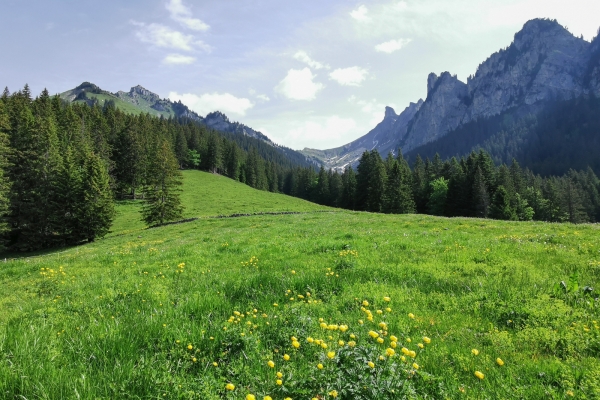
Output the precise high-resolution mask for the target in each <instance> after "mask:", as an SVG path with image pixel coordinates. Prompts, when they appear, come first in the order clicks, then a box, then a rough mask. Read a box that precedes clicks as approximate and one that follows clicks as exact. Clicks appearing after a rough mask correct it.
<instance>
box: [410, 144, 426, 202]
mask: <svg viewBox="0 0 600 400" xmlns="http://www.w3.org/2000/svg"><path fill="white" fill-rule="evenodd" d="M412 175H413V179H412V181H413V194H414V196H415V205H416V207H417V212H418V213H424V212H425V211H427V207H426V206H427V200H428V199H429V197H428V196H427V174H426V171H425V164H424V163H423V159H422V158H421V156H420V155H418V154H417V159H416V160H415V164H414V166H413V172H412Z"/></svg>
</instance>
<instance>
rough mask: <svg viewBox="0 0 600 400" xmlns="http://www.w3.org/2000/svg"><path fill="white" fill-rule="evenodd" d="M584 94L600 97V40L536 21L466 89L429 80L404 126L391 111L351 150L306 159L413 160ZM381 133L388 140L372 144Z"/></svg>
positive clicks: (445, 76) (446, 78) (447, 77)
mask: <svg viewBox="0 0 600 400" xmlns="http://www.w3.org/2000/svg"><path fill="white" fill-rule="evenodd" d="M582 96H583V97H590V96H596V97H600V39H599V38H598V37H596V38H595V39H594V40H593V41H592V42H591V43H589V42H587V41H585V40H583V39H581V38H577V37H575V36H573V35H572V34H571V33H570V32H569V31H567V30H566V29H565V28H564V27H563V26H561V25H560V24H559V23H558V22H557V21H555V20H546V19H534V20H531V21H528V22H527V23H526V24H525V25H524V26H523V29H522V30H521V31H519V32H518V33H517V34H516V35H515V37H514V41H513V43H511V44H510V46H508V47H507V48H505V49H502V50H500V51H498V52H496V53H494V54H492V55H491V56H490V57H489V58H488V59H487V60H486V61H484V62H483V63H482V64H481V65H479V67H478V69H477V72H476V73H475V75H474V76H472V77H469V79H468V80H467V83H464V82H461V81H460V80H458V78H457V77H456V76H455V75H454V76H453V75H452V74H450V73H449V72H443V73H442V74H441V75H439V76H438V75H436V74H433V73H432V74H430V75H429V76H428V78H427V98H426V99H425V101H419V103H417V104H418V105H419V107H418V109H417V110H416V111H415V112H414V113H413V115H412V116H411V117H410V120H409V121H407V122H406V123H404V122H403V123H400V124H399V123H397V122H396V123H394V124H393V125H392V127H391V128H390V123H389V122H390V121H391V119H392V118H393V116H391V115H389V114H388V113H387V112H386V116H385V118H384V120H383V121H382V123H380V124H379V125H378V126H377V127H376V128H375V129H373V130H372V131H371V132H369V133H368V134H366V135H365V136H363V137H361V138H359V139H357V140H355V141H354V142H352V143H350V144H348V145H346V146H342V147H340V148H337V149H331V150H322V151H315V150H312V149H305V150H303V153H304V154H307V155H310V156H312V157H314V158H317V159H319V160H321V161H322V162H324V163H325V165H327V166H329V167H337V166H338V161H339V160H343V161H344V162H346V163H348V162H349V163H356V162H357V160H358V158H359V157H360V154H359V153H360V149H359V147H358V146H357V144H358V143H369V144H371V148H375V149H377V150H378V151H379V152H380V153H381V154H382V156H385V155H386V154H387V152H389V151H390V150H391V151H395V150H397V149H398V148H402V151H403V152H405V153H406V152H410V153H411V154H416V153H418V152H419V148H421V147H422V146H425V145H427V144H428V143H433V142H435V141H438V140H440V139H441V138H443V137H444V136H446V135H447V134H449V133H450V132H453V131H455V130H457V129H459V128H461V127H463V126H466V125H468V124H469V123H471V122H474V121H478V120H481V119H487V118H491V117H494V116H497V115H500V114H503V113H506V112H508V111H509V110H511V111H510V112H511V115H512V117H519V116H521V117H523V116H525V115H526V114H534V115H535V114H537V113H539V112H542V111H543V110H544V109H546V108H547V107H549V105H550V104H553V107H556V104H560V101H568V100H571V99H575V98H579V97H582ZM556 102H559V103H556ZM412 104H413V103H411V105H412ZM409 109H410V107H409ZM407 110H408V109H407ZM383 132H385V133H384V136H385V137H386V140H385V141H379V142H378V143H375V141H373V140H371V137H375V136H382V133H383ZM599 134H600V133H599ZM477 144H478V145H483V143H477ZM362 148H364V149H368V148H369V146H363V147H362Z"/></svg>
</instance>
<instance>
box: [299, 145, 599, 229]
mask: <svg viewBox="0 0 600 400" xmlns="http://www.w3.org/2000/svg"><path fill="white" fill-rule="evenodd" d="M290 173H291V174H292V177H290V178H289V180H290V181H291V182H292V184H291V185H290V187H291V190H290V192H289V193H288V194H291V195H294V196H298V197H302V198H304V199H307V200H311V201H314V202H317V203H319V204H323V205H328V206H333V207H341V208H346V209H351V210H359V211H370V212H381V213H392V214H407V213H423V214H431V215H439V216H447V217H458V216H462V217H478V218H493V219H499V220H512V221H529V220H539V221H549V222H571V223H583V222H598V221H600V195H599V193H600V180H599V179H598V177H597V176H596V174H595V173H594V171H593V170H592V169H591V168H587V169H586V170H585V171H575V170H569V171H568V172H567V173H566V174H565V175H563V176H560V177H556V176H551V177H542V176H540V175H536V174H534V173H533V172H531V170H529V169H527V168H526V169H522V168H521V166H520V165H519V163H518V162H517V161H516V160H514V159H513V161H512V162H511V164H510V165H506V164H500V165H496V164H494V161H493V159H492V157H491V156H490V154H489V153H487V152H486V151H484V150H479V151H478V152H474V151H473V152H471V153H470V154H469V155H468V156H467V157H462V158H460V159H457V158H455V157H453V158H451V159H449V160H446V161H442V159H441V157H440V156H439V155H438V154H436V155H435V156H434V158H433V160H430V159H429V158H427V159H426V160H425V161H423V159H422V158H421V157H420V156H417V157H416V160H415V163H414V164H413V167H412V169H411V168H410V167H409V164H408V162H407V161H406V160H405V159H404V158H403V156H402V154H401V152H400V154H399V155H398V157H393V156H392V155H391V154H389V155H388V157H387V158H386V159H385V160H384V159H382V158H381V156H380V155H379V153H378V152H377V150H372V151H365V152H364V153H363V155H362V157H361V159H360V161H359V163H358V166H357V168H356V172H355V171H354V169H353V168H352V167H351V166H346V168H345V169H344V171H343V172H342V173H337V172H334V171H331V170H330V171H325V170H324V169H323V168H321V170H320V171H319V172H318V173H317V172H315V171H314V170H312V169H296V170H293V171H291V172H290Z"/></svg>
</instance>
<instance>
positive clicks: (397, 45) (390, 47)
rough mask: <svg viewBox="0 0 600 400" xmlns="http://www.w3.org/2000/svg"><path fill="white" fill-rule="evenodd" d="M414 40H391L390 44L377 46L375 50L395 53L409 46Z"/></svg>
mask: <svg viewBox="0 0 600 400" xmlns="http://www.w3.org/2000/svg"><path fill="white" fill-rule="evenodd" d="M411 41H412V39H398V40H390V41H388V42H383V43H380V44H378V45H377V46H375V50H377V51H380V52H383V53H388V54H389V53H393V52H394V51H397V50H400V49H401V48H403V47H404V46H406V45H407V44H409V43H410V42H411Z"/></svg>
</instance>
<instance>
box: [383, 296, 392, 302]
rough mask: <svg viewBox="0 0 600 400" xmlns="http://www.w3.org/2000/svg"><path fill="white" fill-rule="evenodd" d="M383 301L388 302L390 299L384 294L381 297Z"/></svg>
mask: <svg viewBox="0 0 600 400" xmlns="http://www.w3.org/2000/svg"><path fill="white" fill-rule="evenodd" d="M383 301H387V302H390V301H392V299H390V298H389V297H387V296H385V297H384V298H383Z"/></svg>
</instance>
